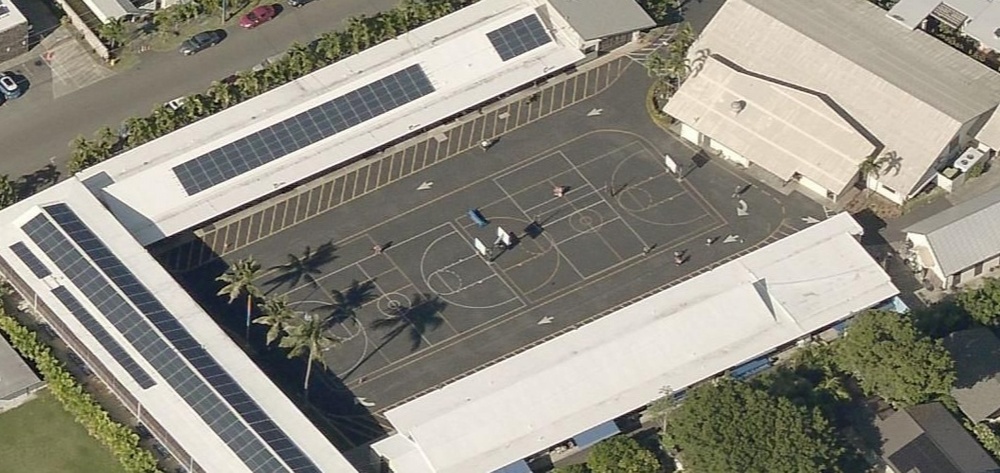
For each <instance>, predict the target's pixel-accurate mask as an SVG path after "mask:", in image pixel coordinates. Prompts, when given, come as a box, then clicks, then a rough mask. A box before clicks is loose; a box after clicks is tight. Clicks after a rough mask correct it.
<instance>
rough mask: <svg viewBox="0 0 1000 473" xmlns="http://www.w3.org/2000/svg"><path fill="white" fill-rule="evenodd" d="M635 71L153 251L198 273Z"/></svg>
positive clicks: (580, 85)
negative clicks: (263, 240) (203, 266)
mask: <svg viewBox="0 0 1000 473" xmlns="http://www.w3.org/2000/svg"><path fill="white" fill-rule="evenodd" d="M629 66H633V67H638V66H637V65H635V64H634V63H632V62H631V60H630V59H628V58H625V57H621V58H616V59H613V60H611V61H609V62H606V63H603V64H600V65H598V66H596V67H592V68H589V69H586V70H581V71H580V72H578V73H575V74H573V75H569V76H559V77H556V78H553V79H551V80H550V81H549V82H548V83H547V84H545V85H543V86H542V87H540V88H539V89H538V90H537V93H538V98H537V99H535V100H528V99H526V98H525V99H521V100H510V101H506V102H503V103H499V104H496V105H493V106H488V107H486V108H484V109H483V113H482V114H481V115H474V116H472V117H467V118H466V119H463V120H460V121H459V122H458V123H455V124H452V125H450V126H444V127H442V128H440V129H436V130H434V131H432V132H431V133H427V134H425V135H422V136H420V137H418V138H416V139H413V140H410V141H408V142H406V143H404V144H402V145H400V146H397V147H394V148H392V149H390V150H387V151H386V152H385V153H383V154H382V155H381V156H376V157H374V158H371V159H367V160H364V161H362V162H360V163H357V164H355V165H352V166H348V167H347V168H345V169H343V170H341V171H336V172H333V173H330V174H329V175H327V176H324V177H321V178H318V179H316V180H315V181H313V182H310V183H308V184H306V185H304V186H301V187H299V188H297V189H295V190H293V191H291V192H288V193H287V194H285V195H282V196H279V197H276V198H274V199H271V200H270V201H269V202H267V203H266V204H265V205H259V206H255V207H254V208H253V209H252V210H251V211H247V212H242V213H240V214H237V215H235V216H233V217H230V218H228V219H225V220H223V221H220V222H215V223H214V224H212V225H210V226H209V227H206V228H204V229H202V230H200V231H198V232H197V233H198V235H199V238H198V239H197V240H196V241H190V242H186V243H182V244H176V245H170V244H168V245H167V246H166V247H165V248H159V249H153V251H154V252H157V253H160V254H161V257H160V259H161V261H163V262H164V265H165V266H166V267H167V269H168V270H171V271H173V272H182V271H188V270H191V269H194V268H197V267H198V266H201V265H203V264H206V263H209V262H211V261H212V260H213V259H215V258H218V257H219V256H224V255H226V254H229V253H232V252H235V251H238V250H240V249H241V248H245V247H247V246H249V245H251V244H253V243H254V242H256V241H259V240H262V239H264V238H267V237H269V236H271V235H274V234H276V233H278V232H281V231H283V230H285V229H287V228H290V227H292V226H295V225H298V224H301V223H302V222H304V221H306V220H310V219H312V218H315V217H318V216H320V215H322V214H323V213H325V212H327V211H329V210H331V209H333V208H335V207H338V206H340V205H344V204H347V203H349V202H351V201H353V200H355V199H358V198H360V197H362V196H364V195H367V194H368V193H372V192H376V191H378V190H380V189H381V188H383V187H385V186H386V185H388V184H390V183H392V182H395V181H398V180H400V179H402V178H405V177H407V176H410V175H412V174H414V173H417V172H419V171H421V170H423V169H426V168H428V167H431V166H433V165H435V164H437V163H440V162H443V161H445V160H447V159H449V158H452V157H455V156H457V155H459V154H462V153H464V152H466V151H468V150H470V149H476V148H477V147H478V145H479V143H480V141H482V140H484V139H492V138H496V137H498V136H501V135H504V134H507V133H510V132H512V131H514V130H517V129H520V128H522V127H525V126H527V125H529V124H531V123H534V122H536V121H538V120H540V119H542V118H545V117H547V116H550V115H552V114H554V113H556V112H559V111H560V110H563V109H566V108H569V107H571V106H573V105H574V104H576V103H579V102H581V101H584V100H586V99H587V98H589V97H592V96H594V95H596V94H599V93H601V92H603V91H605V90H606V89H608V88H609V87H610V86H611V85H613V84H614V83H615V82H616V81H617V79H618V78H619V77H620V75H621V74H622V73H623V72H624V71H625V70H626V69H627V68H628V67H629Z"/></svg>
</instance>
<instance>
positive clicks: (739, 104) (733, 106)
mask: <svg viewBox="0 0 1000 473" xmlns="http://www.w3.org/2000/svg"><path fill="white" fill-rule="evenodd" d="M744 108H747V101H746V100H733V102H732V103H730V104H729V109H730V110H732V111H733V113H735V114H737V115H738V114H739V113H740V112H742V111H743V109H744Z"/></svg>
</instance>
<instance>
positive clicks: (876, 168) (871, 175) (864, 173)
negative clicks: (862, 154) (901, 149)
mask: <svg viewBox="0 0 1000 473" xmlns="http://www.w3.org/2000/svg"><path fill="white" fill-rule="evenodd" d="M888 161H889V160H888V157H886V156H880V155H877V154H873V155H871V156H868V157H867V158H865V159H864V160H862V161H861V162H860V163H858V175H859V176H861V180H862V181H863V182H865V184H867V183H868V181H869V180H872V179H878V178H879V177H880V176H881V175H882V168H883V167H885V165H886V164H888Z"/></svg>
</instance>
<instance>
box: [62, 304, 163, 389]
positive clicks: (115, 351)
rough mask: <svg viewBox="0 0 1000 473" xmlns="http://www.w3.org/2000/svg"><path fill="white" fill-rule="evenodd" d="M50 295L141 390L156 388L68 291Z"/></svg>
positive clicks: (147, 375) (129, 356) (140, 368)
mask: <svg viewBox="0 0 1000 473" xmlns="http://www.w3.org/2000/svg"><path fill="white" fill-rule="evenodd" d="M52 294H54V295H55V296H56V298H57V299H59V302H62V305H64V306H66V309H67V310H69V311H70V313H72V314H73V316H74V317H76V318H77V320H79V321H80V323H81V324H83V326H84V328H86V329H87V331H88V332H90V334H91V335H93V336H94V338H96V339H97V342H98V343H100V344H101V346H102V347H104V349H105V350H106V351H107V352H108V353H109V354H110V355H111V356H112V357H113V358H114V359H115V361H117V362H118V363H119V364H121V366H122V368H125V371H126V372H128V374H129V376H131V377H132V379H134V380H135V382H136V383H138V384H139V386H140V387H142V389H149V388H151V387H153V386H156V382H155V381H153V378H151V377H150V376H149V373H146V370H144V369H142V367H141V366H139V364H138V363H136V362H135V359H134V358H132V356H131V355H129V354H128V353H127V352H126V351H125V349H124V348H122V346H121V345H119V344H118V342H117V341H116V340H115V339H114V338H112V337H111V334H110V333H108V331H107V330H104V327H103V326H101V324H100V323H99V322H98V321H97V319H95V318H94V316H92V315H90V312H88V311H87V309H86V308H85V307H83V304H80V301H79V300H77V298H76V297H75V296H73V294H71V293H70V292H69V290H68V289H66V288H65V287H63V286H59V287H57V288H55V289H53V290H52Z"/></svg>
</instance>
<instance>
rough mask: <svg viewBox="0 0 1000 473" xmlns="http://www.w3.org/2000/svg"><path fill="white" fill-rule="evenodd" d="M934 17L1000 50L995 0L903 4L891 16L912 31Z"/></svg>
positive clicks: (913, 0) (928, 0) (931, 0)
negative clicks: (928, 18) (926, 19)
mask: <svg viewBox="0 0 1000 473" xmlns="http://www.w3.org/2000/svg"><path fill="white" fill-rule="evenodd" d="M931 14H935V16H937V17H938V18H943V19H945V20H947V21H948V22H949V23H952V26H957V27H960V28H961V29H962V32H963V33H965V34H967V35H969V36H971V37H973V38H974V39H976V40H978V41H979V42H981V43H982V44H983V46H986V47H988V48H992V49H998V48H1000V37H998V36H997V34H996V29H997V26H998V25H1000V5H998V4H997V3H996V2H994V1H993V0H947V1H941V0H900V2H899V3H896V4H895V5H893V7H892V8H891V9H890V10H889V13H888V15H889V17H890V18H892V19H894V20H896V21H899V22H900V23H902V24H903V25H905V26H907V27H909V28H917V27H918V26H920V23H921V22H923V21H924V19H925V18H927V17H928V16H930V15H931ZM956 24H957V25H956Z"/></svg>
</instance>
